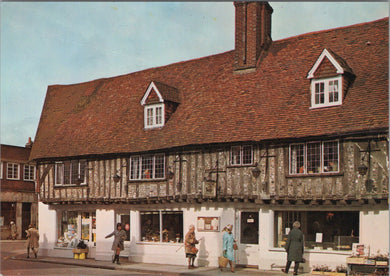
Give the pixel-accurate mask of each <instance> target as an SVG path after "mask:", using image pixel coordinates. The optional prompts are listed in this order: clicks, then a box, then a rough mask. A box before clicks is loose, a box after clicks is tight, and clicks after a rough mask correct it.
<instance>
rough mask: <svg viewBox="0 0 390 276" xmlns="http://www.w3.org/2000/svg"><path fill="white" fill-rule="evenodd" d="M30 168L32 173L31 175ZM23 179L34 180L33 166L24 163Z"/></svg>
mask: <svg viewBox="0 0 390 276" xmlns="http://www.w3.org/2000/svg"><path fill="white" fill-rule="evenodd" d="M26 169H28V172H27V173H28V177H27V178H26ZM31 170H32V175H31ZM23 180H24V181H35V166H34V165H27V164H24V168H23Z"/></svg>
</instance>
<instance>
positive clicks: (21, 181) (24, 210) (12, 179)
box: [0, 139, 38, 240]
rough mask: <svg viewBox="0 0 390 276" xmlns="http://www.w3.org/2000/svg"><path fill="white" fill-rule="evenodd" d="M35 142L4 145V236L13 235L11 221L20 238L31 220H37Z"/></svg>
mask: <svg viewBox="0 0 390 276" xmlns="http://www.w3.org/2000/svg"><path fill="white" fill-rule="evenodd" d="M31 146H32V142H31V139H29V141H28V143H27V144H26V146H25V147H17V146H10V145H1V165H0V179H1V194H0V201H1V216H0V219H1V221H0V227H1V228H0V229H1V239H2V240H5V239H8V238H10V235H11V229H10V223H11V221H13V222H14V223H15V224H16V231H17V239H24V238H26V233H25V230H27V229H28V225H29V224H30V223H35V224H36V223H37V222H38V195H37V194H36V193H35V179H36V167H35V165H34V164H33V163H29V157H30V151H31Z"/></svg>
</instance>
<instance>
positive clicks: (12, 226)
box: [10, 221, 18, 240]
mask: <svg viewBox="0 0 390 276" xmlns="http://www.w3.org/2000/svg"><path fill="white" fill-rule="evenodd" d="M10 229H11V240H16V237H17V236H18V233H17V232H16V224H15V222H13V221H11V222H10Z"/></svg>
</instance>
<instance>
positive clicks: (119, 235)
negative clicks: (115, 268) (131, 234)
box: [106, 222, 127, 265]
mask: <svg viewBox="0 0 390 276" xmlns="http://www.w3.org/2000/svg"><path fill="white" fill-rule="evenodd" d="M112 236H114V241H113V242H112V247H111V249H112V250H113V251H114V254H115V256H114V258H113V260H112V263H115V261H116V263H117V264H118V265H119V264H120V263H119V254H120V252H121V251H122V250H123V249H125V246H124V241H125V240H126V238H127V235H126V232H125V230H122V224H121V223H120V222H118V223H117V224H116V230H114V231H113V232H112V233H111V234H109V235H107V236H106V239H107V238H109V237H112Z"/></svg>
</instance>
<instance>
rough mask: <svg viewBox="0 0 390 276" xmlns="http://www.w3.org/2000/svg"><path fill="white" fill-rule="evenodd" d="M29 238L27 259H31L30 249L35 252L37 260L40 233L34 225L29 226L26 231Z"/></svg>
mask: <svg viewBox="0 0 390 276" xmlns="http://www.w3.org/2000/svg"><path fill="white" fill-rule="evenodd" d="M26 234H27V235H26V236H27V242H26V246H27V258H30V248H31V249H32V251H33V252H34V255H35V258H36V257H37V252H38V247H39V233H38V230H37V229H36V228H35V227H34V225H33V224H30V225H29V226H28V230H26Z"/></svg>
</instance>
